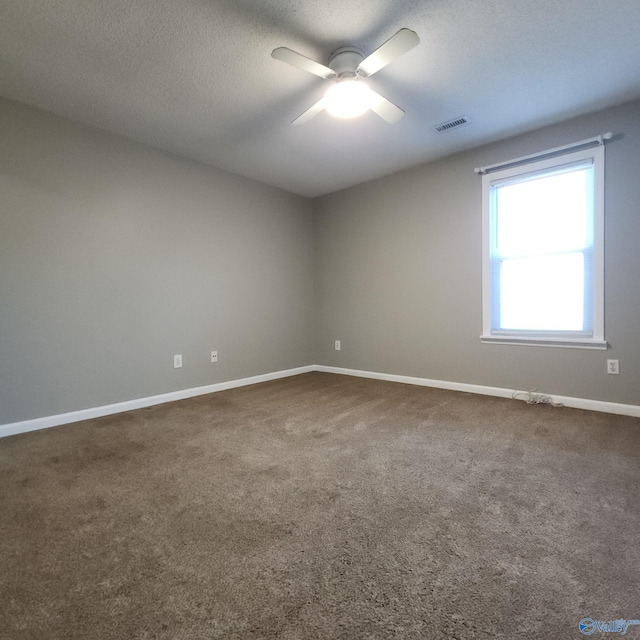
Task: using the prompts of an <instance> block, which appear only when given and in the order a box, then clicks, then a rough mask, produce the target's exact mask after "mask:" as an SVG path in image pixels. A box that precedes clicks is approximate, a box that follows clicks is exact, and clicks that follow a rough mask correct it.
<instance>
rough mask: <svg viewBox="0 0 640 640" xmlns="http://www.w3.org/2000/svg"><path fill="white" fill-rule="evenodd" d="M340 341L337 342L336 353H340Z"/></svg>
mask: <svg viewBox="0 0 640 640" xmlns="http://www.w3.org/2000/svg"><path fill="white" fill-rule="evenodd" d="M340 349H341V347H340V340H336V351H340Z"/></svg>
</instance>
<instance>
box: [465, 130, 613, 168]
mask: <svg viewBox="0 0 640 640" xmlns="http://www.w3.org/2000/svg"><path fill="white" fill-rule="evenodd" d="M611 138H613V133H611V131H609V132H607V133H601V134H600V135H599V136H595V137H594V138H589V139H587V140H581V141H580V142H574V143H572V144H565V145H564V146H562V147H556V148H555V149H548V150H547V151H541V152H540V153H532V154H531V155H529V156H522V158H515V159H514V160H507V161H506V162H499V163H498V164H491V165H489V166H487V167H476V168H475V169H474V171H475V172H476V173H477V174H478V175H479V176H483V175H485V174H486V173H491V172H493V171H497V170H498V169H504V168H506V167H511V166H515V165H518V164H522V163H525V162H529V161H530V160H534V159H542V158H548V157H551V156H555V155H557V154H559V153H562V152H563V151H568V150H569V149H578V148H580V147H587V146H591V145H594V146H595V145H598V146H601V145H603V144H604V141H605V140H611Z"/></svg>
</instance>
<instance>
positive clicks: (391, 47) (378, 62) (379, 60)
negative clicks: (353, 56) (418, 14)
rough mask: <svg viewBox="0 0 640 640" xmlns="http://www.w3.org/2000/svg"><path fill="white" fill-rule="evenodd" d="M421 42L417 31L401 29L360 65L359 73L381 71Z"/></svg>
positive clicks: (363, 74)
mask: <svg viewBox="0 0 640 640" xmlns="http://www.w3.org/2000/svg"><path fill="white" fill-rule="evenodd" d="M419 43H420V38H418V34H417V33H416V32H415V31H411V29H400V31H398V32H397V33H396V34H395V35H393V36H391V37H390V38H389V39H388V40H387V41H386V42H385V43H384V44H383V45H381V46H379V47H378V48H377V49H376V50H375V51H374V52H373V53H372V54H371V55H370V56H367V57H366V58H365V59H364V60H363V61H362V62H361V63H360V64H359V65H358V68H357V72H358V75H361V76H370V75H373V74H374V73H375V72H376V71H380V69H382V68H383V67H386V66H387V65H388V64H389V63H391V62H393V61H394V60H395V59H396V58H399V57H400V56H401V55H402V54H404V53H406V52H407V51H409V50H410V49H413V47H415V46H417V45H418V44H419Z"/></svg>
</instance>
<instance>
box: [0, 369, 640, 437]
mask: <svg viewBox="0 0 640 640" xmlns="http://www.w3.org/2000/svg"><path fill="white" fill-rule="evenodd" d="M311 371H322V372H324V373H336V374H340V375H345V376H355V377H358V378H372V379H374V380H386V381H388V382H400V383H403V384H413V385H418V386H421V387H433V388H435V389H448V390H450V391H463V392H465V393H478V394H481V395H485V396H496V397H498V398H511V397H512V394H513V392H514V390H513V389H503V388H500V387H487V386H484V385H478V384H468V383H465V382H450V381H448V380H432V379H429V378H416V377H413V376H402V375H396V374H390V373H379V372H376V371H360V370H358V369H343V368H342V367H329V366H325V365H317V364H313V365H308V366H306V367H297V368H296V369H286V370H284V371H275V372H273V373H265V374H263V375H258V376H251V377H249V378H241V379H239V380H229V381H228V382H219V383H216V384H210V385H206V386H204V387H195V388H192V389H182V390H180V391H171V392H170V393H163V394H160V395H157V396H150V397H147V398H138V399H136V400H128V401H126V402H118V403H116V404H108V405H104V406H102V407H95V408H91V409H81V410H80V411H72V412H70V413H60V414H58V415H55V416H46V417H44V418H35V419H33V420H23V421H21V422H12V423H9V424H4V425H0V438H3V437H5V436H13V435H17V434H19V433H26V432H28V431H36V430H38V429H48V428H49V427H57V426H59V425H62V424H70V423H72V422H80V421H81V420H90V419H92V418H100V417H102V416H108V415H112V414H115V413H123V412H124V411H132V410H133V409H143V408H145V407H152V406H154V405H157V404H164V403H165V402H174V401H175V400H184V399H186V398H194V397H195V396H202V395H205V394H207V393H216V392H217V391H225V390H227V389H235V388H237V387H245V386H247V385H250V384H258V383H260V382H268V381H269V380H278V379H279V378H288V377H290V376H297V375H300V374H301V373H309V372H311ZM551 398H552V400H553V401H554V402H558V403H561V404H563V405H564V406H565V407H572V408H574V409H586V410H588V411H601V412H603V413H613V414H617V415H623V416H632V417H635V418H640V406H638V405H633V404H620V403H617V402H605V401H602V400H589V399H586V398H572V397H569V396H556V395H551Z"/></svg>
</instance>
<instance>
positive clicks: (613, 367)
mask: <svg viewBox="0 0 640 640" xmlns="http://www.w3.org/2000/svg"><path fill="white" fill-rule="evenodd" d="M607 373H613V374H618V373H620V361H619V360H607Z"/></svg>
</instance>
